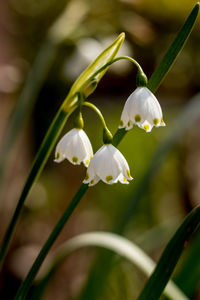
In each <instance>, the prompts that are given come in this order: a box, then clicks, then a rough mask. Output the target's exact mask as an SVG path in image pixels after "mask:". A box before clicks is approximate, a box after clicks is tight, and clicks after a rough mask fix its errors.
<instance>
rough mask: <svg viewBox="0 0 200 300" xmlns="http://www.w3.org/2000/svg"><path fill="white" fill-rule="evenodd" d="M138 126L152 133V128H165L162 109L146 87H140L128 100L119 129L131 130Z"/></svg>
mask: <svg viewBox="0 0 200 300" xmlns="http://www.w3.org/2000/svg"><path fill="white" fill-rule="evenodd" d="M134 124H136V125H138V126H139V127H140V128H143V129H145V130H146V132H150V131H151V129H152V127H153V126H155V127H159V126H165V123H164V121H163V115H162V109H161V107H160V104H159V102H158V100H157V99H156V97H155V96H154V94H153V93H152V92H151V91H150V90H149V89H148V88H146V87H138V88H137V89H136V90H135V91H134V92H133V93H132V94H131V95H130V96H129V97H128V99H127V101H126V103H125V106H124V109H123V111H122V115H121V121H120V125H119V128H125V129H126V130H129V129H131V128H132V127H133V125H134Z"/></svg>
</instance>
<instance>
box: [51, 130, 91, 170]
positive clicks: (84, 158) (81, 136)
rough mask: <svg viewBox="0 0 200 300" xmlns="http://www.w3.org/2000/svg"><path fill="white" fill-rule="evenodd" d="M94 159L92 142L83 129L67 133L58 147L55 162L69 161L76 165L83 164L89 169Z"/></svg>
mask: <svg viewBox="0 0 200 300" xmlns="http://www.w3.org/2000/svg"><path fill="white" fill-rule="evenodd" d="M92 157H93V150H92V146H91V143H90V140H89V138H88V136H87V135H86V133H85V132H84V131H83V129H77V128H74V129H72V130H70V131H69V132H68V133H66V134H65V135H64V136H63V137H62V138H61V140H60V141H59V143H58V144H57V146H56V151H55V160H54V161H55V162H58V163H59V162H61V161H63V160H64V159H68V160H69V161H70V162H71V163H72V164H74V165H80V164H81V162H83V163H84V165H85V166H86V167H88V165H89V162H90V160H91V159H92Z"/></svg>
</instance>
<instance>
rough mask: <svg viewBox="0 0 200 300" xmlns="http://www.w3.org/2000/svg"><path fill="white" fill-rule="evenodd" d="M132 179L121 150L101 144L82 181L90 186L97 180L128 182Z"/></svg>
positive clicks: (110, 145)
mask: <svg viewBox="0 0 200 300" xmlns="http://www.w3.org/2000/svg"><path fill="white" fill-rule="evenodd" d="M131 179H133V178H132V177H131V175H130V169H129V166H128V163H127V161H126V159H125V158H124V156H123V155H122V154H121V152H120V151H119V150H118V149H117V148H115V147H114V146H113V145H112V144H106V145H104V146H102V147H101V148H100V149H99V150H98V151H97V152H96V153H95V155H94V157H93V158H92V160H91V161H90V164H89V167H88V169H87V173H86V178H85V180H84V181H83V182H84V183H89V185H90V186H92V185H94V184H96V183H97V182H98V181H99V180H102V181H104V182H105V183H107V184H113V183H116V182H118V181H119V182H121V183H125V184H127V183H129V182H128V180H131Z"/></svg>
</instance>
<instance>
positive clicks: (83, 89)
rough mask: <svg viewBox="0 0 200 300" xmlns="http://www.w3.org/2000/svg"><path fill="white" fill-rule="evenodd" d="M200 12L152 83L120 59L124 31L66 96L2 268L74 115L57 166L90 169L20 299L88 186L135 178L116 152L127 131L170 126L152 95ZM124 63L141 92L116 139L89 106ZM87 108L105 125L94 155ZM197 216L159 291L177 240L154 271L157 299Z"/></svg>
mask: <svg viewBox="0 0 200 300" xmlns="http://www.w3.org/2000/svg"><path fill="white" fill-rule="evenodd" d="M198 10H199V4H197V5H196V6H195V7H194V9H193V11H192V13H191V14H190V16H189V17H188V19H187V20H186V22H185V24H184V26H183V27H182V29H181V30H180V32H179V34H178V35H177V37H176V38H175V40H174V42H173V44H172V46H171V47H170V49H169V51H168V52H167V53H166V55H165V57H164V59H163V61H162V62H161V64H160V65H159V67H158V68H157V69H156V71H155V72H154V74H153V75H152V77H151V78H150V79H149V80H148V79H147V76H146V75H145V73H144V70H143V69H142V67H141V66H140V64H139V63H138V62H137V61H136V60H134V59H133V58H131V57H129V56H119V57H116V55H117V53H118V50H119V48H120V47H121V45H122V43H123V41H124V38H125V34H124V33H122V34H120V35H119V36H118V38H117V39H116V40H115V41H114V42H113V43H112V44H111V45H110V46H108V47H107V48H106V49H105V50H104V51H103V52H102V53H101V54H100V55H99V56H98V57H97V58H96V60H95V61H94V62H93V63H92V64H91V65H89V67H88V68H87V69H86V70H85V71H84V72H83V73H82V74H81V75H80V76H79V78H78V79H77V80H76V81H75V83H74V84H73V85H72V87H71V89H70V91H69V93H68V95H67V97H66V98H65V100H64V101H63V103H62V105H61V107H60V109H59V110H58V112H57V114H56V116H55V118H54V121H53V122H52V124H51V126H50V128H49V130H48V132H47V134H46V136H45V139H44V141H43V143H42V145H41V147H40V149H39V152H38V154H37V156H36V158H35V161H34V163H33V166H32V169H31V171H30V173H29V176H28V178H27V181H26V183H25V186H24V188H23V190H22V193H21V196H20V198H19V202H18V204H17V207H16V210H15V212H14V215H13V218H12V219H11V222H10V224H9V226H8V230H7V232H6V234H5V237H4V240H3V243H2V248H1V251H0V262H1V264H3V260H4V258H5V255H6V253H7V250H8V246H9V243H10V241H11V238H12V235H13V232H14V229H15V226H16V224H17V221H18V218H19V215H20V212H21V209H22V207H23V204H24V202H25V199H26V197H27V195H28V193H29V191H30V189H31V187H32V185H33V184H34V182H35V180H36V179H37V178H38V176H39V174H40V173H41V171H42V169H43V167H44V165H45V162H46V161H47V159H48V157H49V155H50V153H51V151H52V150H53V149H54V146H55V145H56V142H57V139H58V137H59V135H60V133H61V131H62V129H63V127H64V125H65V123H66V121H67V120H68V118H69V116H70V115H72V114H73V115H75V118H74V127H73V129H71V130H70V131H69V132H67V133H65V135H64V136H63V137H62V138H61V140H60V141H59V142H58V143H57V146H56V148H55V162H57V163H60V162H62V161H64V160H65V159H67V160H69V161H70V162H71V163H72V164H74V165H76V164H81V163H83V164H84V166H85V167H86V168H87V170H86V172H85V174H86V175H85V178H84V179H83V183H82V185H81V187H80V188H79V190H78V192H77V193H76V195H75V196H74V198H73V199H72V201H71V203H70V204H69V206H68V207H67V208H66V210H65V212H64V214H63V215H62V217H61V218H60V220H59V221H58V223H57V225H56V226H55V228H54V230H53V231H52V233H51V234H50V236H49V238H48V239H47V242H46V243H45V245H44V247H43V248H42V249H41V252H40V253H39V255H38V257H37V258H36V260H35V262H34V264H33V266H32V268H31V269H30V271H29V273H28V275H27V277H26V278H25V280H24V282H23V283H22V285H21V287H20V288H19V291H18V293H17V294H16V297H15V299H18V300H19V299H26V296H27V293H28V291H29V289H30V286H31V284H32V281H33V279H34V278H35V276H36V274H37V272H38V270H39V268H40V266H41V264H42V263H43V261H44V259H45V257H46V255H47V253H48V251H49V250H50V248H51V246H52V245H53V243H54V241H55V239H56V238H57V236H58V235H59V233H60V231H61V230H62V228H63V226H64V225H65V223H66V222H67V221H68V219H69V217H70V215H71V214H72V213H73V211H74V209H75V207H76V206H77V205H78V203H79V201H80V200H81V198H82V197H83V195H84V194H85V193H86V191H87V190H88V188H89V186H93V185H95V184H97V183H98V182H99V181H100V180H102V181H103V182H104V183H105V184H109V185H111V184H114V183H117V182H120V183H122V184H127V183H129V181H131V180H132V179H133V178H132V176H131V171H130V168H129V165H128V162H127V161H126V159H125V157H124V156H123V154H122V153H121V152H120V151H119V150H118V149H117V146H118V144H119V143H120V141H121V140H122V138H123V137H124V136H125V135H126V133H127V131H128V130H130V129H131V128H132V127H133V125H137V126H139V127H140V128H142V129H144V130H145V131H146V132H150V131H151V130H152V128H153V127H159V126H161V127H162V126H165V123H164V119H163V113H162V109H161V106H160V104H159V102H158V100H157V99H156V97H155V95H154V94H153V93H154V92H155V91H156V89H157V88H158V87H159V85H160V84H161V81H162V80H163V78H164V76H165V75H166V74H167V72H168V70H169V68H170V67H171V66H172V64H173V62H174V61H175V59H176V57H177V55H178V54H179V52H180V51H181V49H182V47H183V45H184V43H185V41H186V39H187V38H188V36H189V34H190V32H191V30H192V28H193V25H194V23H195V20H196V18H197V14H198ZM119 60H128V61H130V62H132V63H133V64H134V65H135V66H136V67H137V77H136V90H135V91H133V92H132V94H131V95H130V96H129V97H128V99H127V100H126V102H125V105H124V108H123V111H122V114H121V119H119V124H118V125H119V129H118V130H117V132H116V133H115V134H114V135H112V133H111V132H110V130H109V129H108V126H107V124H106V121H105V119H104V116H103V114H102V113H101V111H100V110H99V109H98V108H97V107H96V106H95V105H94V104H93V103H91V102H87V101H86V100H87V98H88V96H89V95H91V94H92V93H93V92H94V91H95V89H96V87H97V85H98V83H99V81H100V80H101V78H102V77H103V75H104V74H105V72H106V70H107V69H108V68H109V66H110V65H112V64H113V63H115V62H117V61H119ZM83 106H87V107H89V108H91V109H92V110H93V111H94V112H95V113H96V114H97V115H98V117H99V118H100V120H101V123H102V142H103V145H102V146H101V147H100V149H99V150H97V152H96V153H95V154H94V155H93V147H92V145H91V142H90V140H89V138H88V136H87V134H86V132H85V131H84V122H83V116H82V113H83V112H82V108H83ZM133 184H134V181H133ZM128 214H129V211H128ZM126 216H127V213H126ZM197 216H198V217H199V210H197V211H195V212H194V213H192V214H191V215H190V216H189V217H188V218H187V219H186V221H185V223H184V224H183V225H184V226H182V227H181V228H180V230H179V231H178V232H177V235H176V238H177V237H178V238H179V237H180V236H181V237H182V239H180V238H179V242H180V243H179V245H180V249H179V248H177V251H175V252H176V256H175V259H174V260H172V261H170V268H169V269H170V272H168V273H167V275H166V274H165V277H164V280H163V284H162V285H161V286H160V287H159V288H157V286H156V283H157V281H156V278H158V277H159V276H160V274H161V273H162V272H161V271H163V268H164V267H163V265H164V263H163V261H165V255H167V257H168V258H169V257H170V255H171V253H172V250H171V249H173V250H174V245H175V242H174V240H172V242H171V243H170V247H169V248H170V250H168V248H167V250H166V254H165V255H164V258H163V260H161V263H160V265H161V268H160V269H159V267H158V270H157V269H156V270H155V274H156V276H153V275H152V278H153V279H151V278H150V286H152V290H151V292H152V291H153V292H154V294H155V296H154V299H155V300H156V299H159V297H160V295H161V293H162V292H163V290H164V287H165V285H166V284H167V282H168V280H169V277H170V275H171V273H172V271H173V269H174V267H175V265H176V263H177V261H178V259H179V257H180V254H181V250H182V248H183V247H184V242H185V240H186V239H187V238H188V236H189V234H192V232H193V231H195V229H196V227H197V226H198V225H199V220H198V221H197ZM123 228H124V226H123V224H122V225H121V228H120V230H119V231H121V232H122V231H123ZM184 231H186V232H187V234H185V235H184V236H183V235H182V233H183V232H184ZM175 240H176V239H175ZM158 266H159V265H158ZM160 270H161V271H160ZM152 281H153V283H152ZM147 286H148V284H147ZM155 291H156V292H155ZM144 295H145V296H144ZM145 297H146V298H145ZM148 297H149V294H148V288H147V290H146V289H144V292H142V294H141V296H140V298H139V299H140V300H141V299H148ZM149 299H150V298H149Z"/></svg>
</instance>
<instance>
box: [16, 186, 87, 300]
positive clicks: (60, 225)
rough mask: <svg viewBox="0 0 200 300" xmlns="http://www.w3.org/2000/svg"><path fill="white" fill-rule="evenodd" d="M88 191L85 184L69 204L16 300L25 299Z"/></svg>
mask: <svg viewBox="0 0 200 300" xmlns="http://www.w3.org/2000/svg"><path fill="white" fill-rule="evenodd" d="M87 189H88V184H84V183H83V184H82V185H81V186H80V188H79V190H78V192H77V193H76V195H75V196H74V198H73V199H72V201H71V203H70V204H69V206H68V207H67V209H66V210H65V212H64V214H63V215H62V217H61V218H60V220H59V221H58V223H57V225H56V226H55V228H54V230H53V231H52V233H51V234H50V236H49V238H48V240H47V241H46V243H45V245H44V246H43V248H42V250H41V251H40V253H39V255H38V256H37V258H36V260H35V262H34V264H33V266H32V268H31V270H30V271H29V273H28V275H27V277H26V278H25V280H24V282H23V284H22V285H21V287H20V288H19V290H18V293H17V295H16V296H15V298H14V300H22V299H25V297H26V295H27V293H28V290H29V288H30V286H31V284H32V281H33V279H34V277H35V275H36V274H37V272H38V270H39V268H40V266H41V264H42V263H43V261H44V259H45V257H46V255H47V253H48V251H49V249H50V248H51V246H52V245H53V243H54V241H55V240H56V238H57V237H58V235H59V233H60V232H61V230H62V228H63V227H64V225H65V224H66V222H67V220H68V219H69V217H70V216H71V214H72V212H73V211H74V209H75V208H76V206H77V205H78V203H79V201H80V200H81V199H82V197H83V195H84V194H85V192H86V191H87Z"/></svg>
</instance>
